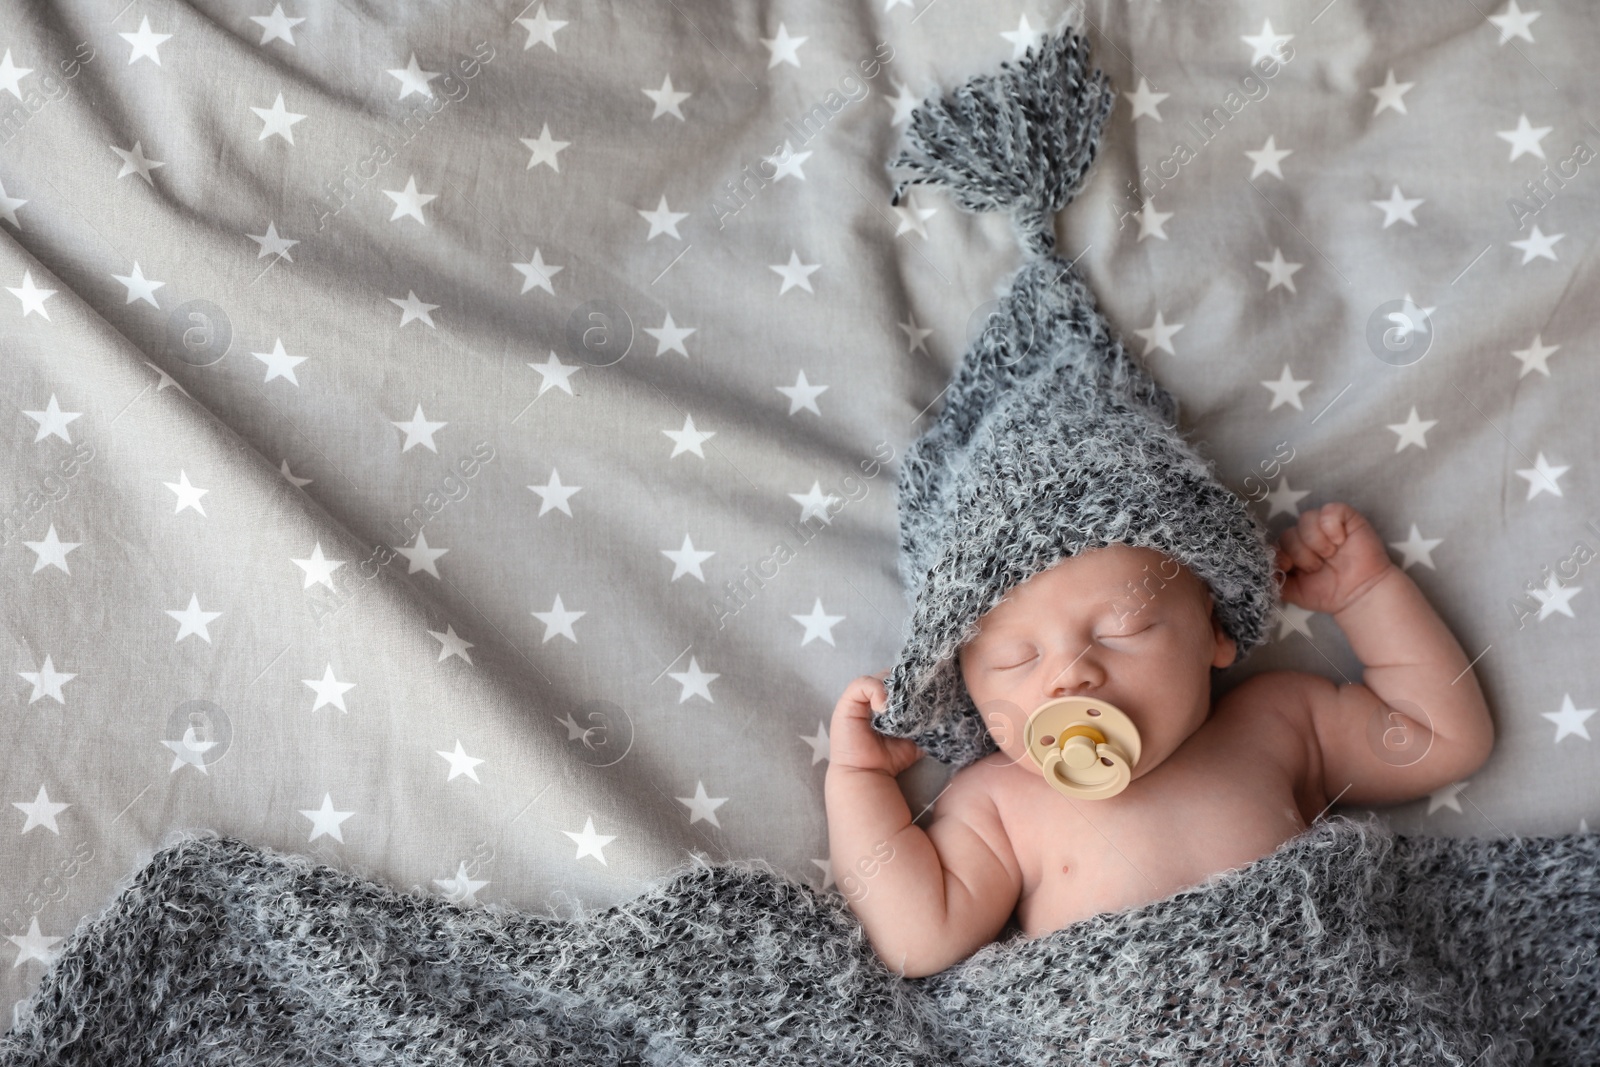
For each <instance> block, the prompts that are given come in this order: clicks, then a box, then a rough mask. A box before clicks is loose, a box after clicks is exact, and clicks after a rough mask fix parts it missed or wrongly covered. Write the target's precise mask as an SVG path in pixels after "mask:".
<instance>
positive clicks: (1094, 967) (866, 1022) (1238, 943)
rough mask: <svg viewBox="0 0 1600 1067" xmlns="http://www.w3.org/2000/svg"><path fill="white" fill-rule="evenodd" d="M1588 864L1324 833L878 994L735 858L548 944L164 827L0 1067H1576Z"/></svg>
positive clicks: (1475, 845)
mask: <svg viewBox="0 0 1600 1067" xmlns="http://www.w3.org/2000/svg"><path fill="white" fill-rule="evenodd" d="M1597 865H1600V837H1596V836H1595V835H1566V836H1561V837H1533V838H1514V839H1511V840H1506V841H1485V840H1477V839H1460V840H1453V839H1449V838H1408V837H1404V836H1398V835H1394V834H1393V833H1392V832H1391V831H1389V830H1388V829H1387V828H1386V827H1385V826H1384V824H1383V823H1382V822H1381V821H1379V820H1378V819H1376V817H1374V816H1371V815H1368V816H1367V818H1366V821H1356V820H1352V819H1348V818H1346V817H1345V816H1342V815H1336V816H1333V817H1330V818H1328V819H1326V820H1320V821H1318V822H1317V823H1315V824H1313V826H1312V827H1311V828H1310V829H1309V830H1307V831H1306V832H1305V833H1302V834H1300V835H1299V836H1297V837H1295V838H1293V839H1291V840H1290V841H1288V842H1286V843H1284V844H1283V845H1282V846H1281V847H1280V848H1279V849H1277V850H1276V851H1275V852H1273V853H1271V854H1269V855H1267V856H1265V857H1262V858H1261V859H1258V860H1256V861H1255V862H1253V863H1251V864H1248V865H1245V866H1243V867H1240V868H1235V869H1232V870H1227V871H1222V872H1220V873H1218V874H1216V875H1213V876H1212V877H1211V878H1210V879H1209V880H1208V881H1207V882H1206V883H1204V884H1203V885H1201V886H1197V887H1194V888H1191V889H1186V890H1182V891H1180V892H1178V893H1176V894H1174V895H1172V896H1170V897H1168V898H1166V899H1164V900H1160V901H1156V902H1153V903H1149V904H1145V905H1142V906H1140V907H1137V908H1132V909H1129V910H1125V911H1122V912H1114V913H1110V914H1103V915H1097V916H1094V917H1092V918H1089V919H1085V920H1082V921H1080V922H1076V923H1073V924H1071V925H1069V926H1066V927H1063V928H1062V929H1060V930H1057V931H1055V932H1053V933H1051V934H1047V935H1045V936H1044V937H1041V938H1037V939H1034V940H1027V939H1025V938H1022V937H1021V935H1020V934H1019V933H1016V932H1014V931H1013V932H1011V933H1009V934H1008V935H1007V936H1006V937H1003V938H1002V939H1001V940H999V941H996V942H993V943H991V944H989V945H987V946H985V947H983V948H981V949H979V950H978V952H977V953H975V954H974V955H972V956H970V957H969V958H968V959H966V960H964V961H962V962H961V963H958V964H956V965H955V966H953V967H951V968H950V969H948V970H945V971H942V972H940V973H939V974H936V975H930V976H928V977H926V978H917V979H905V978H902V977H900V976H899V975H898V974H896V973H895V972H893V971H890V970H889V969H888V968H886V967H885V966H884V965H883V964H882V963H881V962H880V961H879V960H878V959H877V957H876V956H875V955H874V954H873V952H872V949H871V946H870V945H869V944H868V943H867V942H866V940H865V936H864V934H863V932H862V929H861V926H860V924H859V923H858V922H857V921H856V920H855V918H854V917H853V915H852V914H851V912H850V911H849V909H848V907H847V906H846V905H845V903H844V901H843V900H842V899H841V898H839V897H838V896H837V895H835V894H831V893H830V894H821V893H818V892H816V891H815V890H812V889H811V888H809V887H808V886H805V885H803V884H801V883H799V882H794V881H790V880H788V879H786V878H784V877H782V876H780V875H777V874H775V873H773V872H772V871H771V870H770V869H767V868H765V867H763V866H761V865H759V864H758V863H744V862H726V863H719V864H714V865H709V866H694V867H688V868H681V869H679V870H677V871H674V872H671V873H670V874H669V875H667V876H664V877H663V878H662V879H659V880H657V881H655V882H653V883H651V884H650V885H649V887H648V888H647V890H646V891H645V892H644V893H642V894H641V895H640V896H638V897H637V898H635V899H633V900H630V901H628V902H626V903H623V904H621V905H618V906H616V907H612V908H609V909H606V910H604V911H598V912H595V913H592V914H588V915H583V916H581V917H579V918H573V919H558V918H547V917H541V916H535V915H529V914H523V913H519V912H516V911H513V910H511V909H508V908H505V907H503V906H500V905H494V904H489V905H479V906H472V907H465V906H461V905H457V904H453V903H451V902H449V901H445V900H442V899H440V898H438V897H433V896H425V895H423V894H421V892H420V891H414V892H413V893H410V894H408V893H402V892H400V891H398V890H396V889H392V888H389V887H387V886H385V885H382V884H380V883H377V882H374V881H371V880H368V879H365V878H362V877H360V876H357V875H355V874H351V873H346V872H342V871H340V870H337V869H335V868H333V867H329V866H326V865H324V864H321V863H317V862H314V861H312V860H311V859H309V858H308V857H304V856H298V855H290V854H284V853H280V852H276V851H274V850H272V849H269V848H262V847H257V846H253V845H250V844H247V843H245V842H242V841H239V840H235V839H232V838H227V837H220V838H219V837H209V836H203V835H198V834H194V833H190V832H185V833H183V834H181V835H178V836H177V839H176V841H175V843H170V844H168V845H167V846H166V847H165V848H162V849H160V850H158V851H156V852H155V854H154V855H153V856H152V857H151V859H150V860H149V862H148V863H146V864H145V865H144V866H142V867H141V868H140V869H138V870H137V871H135V872H134V873H133V874H132V875H130V876H129V877H128V878H126V879H125V880H124V881H123V883H122V884H121V886H119V887H118V892H117V894H116V896H115V897H114V899H113V900H112V901H111V903H110V904H109V905H108V906H107V907H106V909H105V910H104V911H103V912H102V913H101V914H99V915H97V916H94V917H92V918H89V919H85V920H84V921H83V922H82V923H81V924H80V925H79V927H78V928H77V929H76V930H75V931H74V932H73V933H72V934H71V935H70V936H69V937H68V938H66V940H65V941H64V942H63V943H62V945H61V946H60V954H59V955H58V956H57V957H56V959H55V960H54V961H53V962H52V964H51V965H50V967H49V969H48V970H47V972H46V974H45V976H44V978H43V980H42V981H41V983H40V985H39V987H38V988H37V990H36V991H35V993H34V995H33V996H32V997H31V998H30V999H28V1000H26V1001H24V1002H22V1005H21V1010H20V1021H19V1023H18V1025H17V1026H16V1027H15V1028H14V1029H13V1030H11V1031H10V1032H8V1033H7V1034H5V1035H4V1036H0V1067H45V1065H47V1064H50V1065H78V1064H82V1065H84V1067H91V1065H92V1067H102V1065H105V1064H121V1063H128V1064H133V1063H150V1064H155V1063H159V1064H163V1065H165V1067H189V1065H199V1064H247V1063H248V1064H266V1063H292V1064H316V1065H323V1064H326V1065H329V1067H332V1065H336V1064H337V1065H340V1067H344V1065H348V1064H355V1063H383V1064H395V1065H407V1067H409V1065H417V1067H420V1065H424V1064H427V1065H458V1064H586V1065H589V1064H617V1063H627V1064H645V1063H649V1064H665V1063H673V1064H761V1065H765V1067H790V1065H794V1067H800V1065H805V1067H816V1065H819V1064H841V1065H844V1064H848V1065H850V1067H881V1065H912V1064H972V1065H975V1067H976V1065H983V1067H1008V1065H1030V1067H1034V1065H1036V1067H1045V1065H1050V1067H1061V1065H1077V1064H1084V1065H1088V1064H1106V1063H1116V1064H1184V1065H1195V1064H1200V1065H1210V1064H1216V1065H1224V1064H1226V1065H1228V1067H1235V1065H1238V1064H1260V1065H1266V1064H1276V1065H1279V1067H1294V1065H1300V1064H1316V1065H1319V1067H1320V1065H1326V1064H1353V1063H1361V1064H1377V1065H1388V1064H1418V1065H1427V1067H1447V1065H1448V1067H1468V1065H1469V1064H1471V1065H1473V1067H1489V1065H1494V1067H1503V1065H1507V1064H1518V1065H1520V1064H1528V1063H1533V1062H1539V1063H1545V1064H1556V1065H1559V1064H1592V1063H1594V1062H1596V1058H1597V1051H1596V1050H1597V1048H1600V1014H1597V1013H1600V1008H1597V1004H1600V998H1597V997H1596V992H1597V989H1596V987H1597V983H1600V964H1597V959H1596V956H1597V952H1596V941H1597V937H1600V934H1597V930H1600V885H1597V878H1596V870H1597ZM869 884H870V883H869ZM1535 1057H1537V1060H1536V1059H1535Z"/></svg>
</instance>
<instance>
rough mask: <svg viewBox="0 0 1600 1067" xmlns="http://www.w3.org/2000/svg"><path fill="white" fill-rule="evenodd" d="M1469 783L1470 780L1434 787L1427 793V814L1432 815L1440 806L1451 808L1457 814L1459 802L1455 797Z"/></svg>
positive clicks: (1459, 806)
mask: <svg viewBox="0 0 1600 1067" xmlns="http://www.w3.org/2000/svg"><path fill="white" fill-rule="evenodd" d="M1471 784H1472V783H1470V782H1452V783H1450V784H1449V785H1446V786H1440V787H1439V788H1438V789H1435V790H1434V791H1433V792H1431V793H1429V794H1428V814H1429V815H1432V814H1433V813H1434V812H1435V811H1437V810H1439V809H1440V808H1451V809H1453V810H1454V811H1455V813H1456V814H1457V815H1460V814H1461V804H1460V802H1459V801H1458V800H1457V799H1456V797H1457V795H1458V794H1459V793H1460V792H1461V791H1462V790H1463V789H1465V788H1467V786H1469V785H1471Z"/></svg>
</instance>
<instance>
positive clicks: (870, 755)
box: [824, 675, 1022, 978]
mask: <svg viewBox="0 0 1600 1067" xmlns="http://www.w3.org/2000/svg"><path fill="white" fill-rule="evenodd" d="M886 698H887V694H886V692H885V691H884V688H883V682H882V681H881V679H879V678H877V677H874V676H872V675H863V676H862V677H860V678H857V679H856V680H855V681H854V682H852V683H851V684H850V686H849V688H847V689H846V690H845V693H844V695H843V696H842V697H840V698H839V703H838V705H837V706H836V707H835V708H834V710H833V721H832V725H831V728H830V731H829V733H830V736H829V753H828V772H827V777H826V781H825V785H824V790H825V799H826V804H827V809H828V845H829V851H830V853H831V856H832V862H833V869H834V872H835V876H836V877H837V879H838V882H839V887H840V889H841V890H842V891H843V892H844V894H845V899H846V900H847V901H849V903H850V908H851V910H852V911H854V912H855V914H856V917H857V918H858V919H860V920H861V925H862V928H863V929H864V930H865V931H866V934H867V938H868V940H869V941H870V942H871V943H872V947H873V950H874V951H875V952H877V954H878V956H879V958H880V959H882V960H883V961H884V963H885V964H886V965H887V966H889V967H890V968H892V969H894V970H898V971H900V972H901V973H903V974H904V975H905V976H906V977H907V978H921V977H923V976H925V975H929V974H935V973H937V972H939V971H942V970H944V969H945V968H947V967H949V966H950V965H952V964H954V963H957V962H959V961H961V960H964V959H966V958H967V957H968V956H970V955H971V954H972V953H973V952H975V951H976V950H977V949H978V948H980V947H982V946H983V945H985V944H987V943H989V942H990V941H993V940H994V939H995V937H996V935H998V934H999V932H1000V930H1001V929H1002V928H1004V926H1005V924H1006V920H1007V919H1008V918H1009V917H1010V915H1011V912H1012V910H1013V909H1014V908H1015V907H1016V903H1017V899H1018V897H1019V896H1020V894H1021V891H1022V870H1021V867H1020V866H1019V865H1018V863H1017V860H1016V856H1015V854H1014V853H1013V851H1012V848H1011V844H1010V841H1009V839H1008V838H1007V836H1006V833H1005V829H1004V827H1003V826H1002V825H1001V822H1000V816H999V812H998V810H997V809H996V807H995V805H994V801H993V800H992V799H991V798H990V796H989V795H988V793H987V791H986V790H985V789H983V788H982V783H981V779H982V777H983V773H984V771H983V769H982V768H979V767H976V766H974V767H967V768H963V769H962V770H960V771H958V772H957V773H956V774H955V776H954V777H953V778H952V779H951V780H950V784H949V786H948V787H947V788H946V790H945V792H944V793H943V794H942V795H941V796H940V797H939V799H938V802H937V803H936V804H935V805H934V812H933V819H932V821H931V822H930V823H929V825H928V829H927V830H926V831H924V830H923V829H922V828H921V827H919V826H917V825H915V824H914V823H913V822H912V821H911V809H910V807H909V806H908V805H907V804H906V800H905V795H904V794H903V793H901V791H900V784H899V782H897V781H896V780H895V776H896V775H898V774H899V773H900V772H901V771H903V770H905V769H906V768H907V767H909V766H911V764H913V763H915V762H916V761H917V760H918V759H919V758H921V755H922V753H921V751H920V750H919V749H918V748H917V747H916V745H915V744H913V743H912V742H911V741H909V740H906V739H904V738H896V737H885V736H884V735H882V734H880V733H878V732H877V731H876V730H874V729H873V728H872V722H871V717H872V712H873V711H874V710H881V709H882V707H883V705H884V701H885V700H886Z"/></svg>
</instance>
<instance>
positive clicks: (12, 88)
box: [0, 48, 33, 100]
mask: <svg viewBox="0 0 1600 1067" xmlns="http://www.w3.org/2000/svg"><path fill="white" fill-rule="evenodd" d="M32 73H33V68H32V67H19V66H17V65H16V64H15V63H13V62H12V61H11V49H9V48H7V49H6V54H5V55H4V56H0V88H4V89H5V91H6V92H8V93H10V94H11V95H12V96H14V97H16V98H17V99H18V100H21V99H22V79H23V78H24V77H25V76H26V75H29V74H32Z"/></svg>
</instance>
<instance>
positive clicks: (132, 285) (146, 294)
mask: <svg viewBox="0 0 1600 1067" xmlns="http://www.w3.org/2000/svg"><path fill="white" fill-rule="evenodd" d="M112 277H113V278H115V279H116V280H117V281H119V282H121V283H122V284H123V285H125V286H127V289H128V299H126V300H124V301H123V303H124V304H131V303H133V302H134V301H135V300H143V301H144V302H145V303H147V304H149V305H150V306H151V307H153V308H160V307H161V305H160V304H158V303H156V290H157V289H159V288H161V287H162V286H163V285H166V284H167V283H166V282H154V281H151V280H150V279H148V278H146V277H145V276H144V272H143V271H141V270H140V269H139V261H138V260H137V259H136V260H134V261H133V273H132V274H126V275H124V274H113V275H112Z"/></svg>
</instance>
